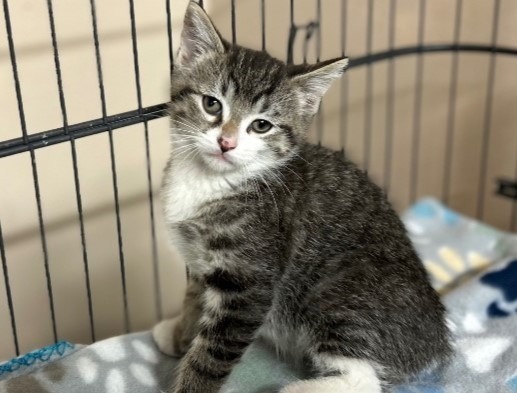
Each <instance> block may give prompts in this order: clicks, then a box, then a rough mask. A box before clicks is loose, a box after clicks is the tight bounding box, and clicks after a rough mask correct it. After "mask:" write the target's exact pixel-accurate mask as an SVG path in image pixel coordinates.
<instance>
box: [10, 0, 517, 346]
mask: <svg viewBox="0 0 517 393" xmlns="http://www.w3.org/2000/svg"><path fill="white" fill-rule="evenodd" d="M2 1H3V6H4V16H5V25H6V34H7V37H8V46H9V53H10V59H11V66H12V73H13V79H14V84H15V90H16V97H17V101H18V114H19V118H20V124H21V130H22V136H21V137H20V138H15V139H11V140H6V141H0V158H2V157H6V156H10V155H14V154H19V153H23V152H29V154H30V159H31V167H32V176H33V183H34V191H35V196H36V203H37V211H38V222H39V231H40V236H41V243H42V249H43V256H44V267H45V275H46V283H47V290H48V297H49V304H50V314H51V319H52V331H53V337H54V340H55V341H57V339H58V336H59V335H58V331H57V326H56V320H55V310H54V301H53V292H52V279H51V275H50V271H49V265H48V253H47V242H46V237H45V223H44V220H43V213H42V205H41V196H40V187H39V179H38V166H37V161H36V156H35V153H34V151H35V150H36V149H40V148H43V147H46V146H51V145H55V144H58V143H64V142H69V143H70V149H71V156H72V164H73V171H74V183H75V191H76V197H77V200H76V203H77V218H78V220H79V224H80V236H81V244H82V251H83V265H84V273H85V286H86V291H87V297H88V311H89V321H90V331H91V339H92V341H94V340H95V338H96V336H95V324H94V319H93V305H92V299H91V288H90V273H89V267H88V252H87V250H88V248H87V245H86V238H85V233H84V222H83V208H82V200H81V185H80V178H79V174H78V170H77V155H76V147H75V141H76V139H78V138H83V137H86V136H90V135H94V134H98V133H103V132H107V133H108V135H109V146H110V159H111V172H112V183H113V191H114V202H115V212H116V219H117V237H118V247H119V264H120V275H121V281H122V291H123V301H124V322H125V330H126V331H130V318H129V310H128V303H127V285H126V273H125V260H124V245H123V241H122V235H121V222H120V204H119V195H118V180H117V168H116V163H115V149H114V144H113V131H114V130H117V129H120V128H124V127H127V126H129V125H133V124H139V123H143V125H144V138H145V149H146V163H147V182H148V199H149V206H150V210H149V215H150V218H151V228H150V230H151V237H152V261H153V267H154V282H155V289H156V305H155V307H156V316H157V318H161V299H160V288H159V280H158V262H159V261H158V255H157V247H156V229H155V219H154V214H155V212H154V205H153V184H152V178H151V164H152V162H151V155H150V149H149V128H148V123H149V121H150V120H152V119H156V118H160V117H164V116H166V115H167V104H166V103H164V104H160V105H153V106H149V107H143V106H142V95H141V86H140V69H139V60H138V43H137V32H136V23H135V8H134V0H128V2H129V15H128V17H129V18H130V21H131V37H132V50H133V61H134V74H135V83H136V91H137V103H138V105H137V108H136V109H135V110H132V111H129V112H125V113H119V114H116V115H110V116H108V115H107V108H106V99H105V91H104V83H103V73H102V59H101V55H100V50H99V37H98V30H97V16H96V8H95V4H96V0H89V1H90V9H91V19H92V34H93V40H94V45H95V56H96V62H97V74H98V83H99V95H100V99H101V104H102V106H101V108H102V117H100V118H98V119H94V120H91V121H87V122H84V123H80V124H74V125H70V124H68V119H67V106H66V97H65V95H64V93H63V85H62V78H61V65H60V60H59V50H58V45H57V37H56V30H55V26H54V15H53V2H52V0H47V9H48V17H49V24H50V30H51V36H52V46H53V54H54V63H55V71H56V76H57V83H58V91H59V102H60V107H61V113H62V122H63V125H62V127H60V128H57V129H53V130H48V131H45V132H40V133H37V134H32V135H29V134H28V133H27V126H26V122H25V111H24V105H23V98H22V93H21V88H20V78H19V75H18V69H17V62H16V48H15V45H14V40H13V32H12V27H11V19H10V14H9V4H8V0H2ZM164 3H165V10H164V11H165V12H166V14H167V17H168V23H167V31H168V40H169V41H168V42H169V60H170V64H171V69H172V65H173V60H174V56H173V51H172V26H171V0H165V1H164ZM199 3H200V4H201V5H203V1H202V0H201V1H199ZM235 3H236V2H235V0H232V1H231V26H232V42H234V43H235V42H236V40H237V31H236V23H235V22H236V4H235ZM500 3H501V1H500V0H495V3H494V13H493V18H492V42H491V45H472V44H468V45H467V44H461V43H460V28H461V20H462V8H463V0H456V7H455V28H454V42H453V43H452V44H443V45H425V44H424V29H425V10H426V0H420V3H419V26H420V27H419V29H418V45H416V46H409V47H401V48H395V36H394V31H395V24H396V10H397V0H390V14H389V16H388V17H389V23H390V27H389V49H388V50H387V51H383V52H378V53H371V49H372V31H373V23H372V21H373V13H374V1H373V0H369V2H368V12H367V21H366V22H367V23H366V25H367V54H366V55H365V56H362V57H357V58H354V59H352V60H351V62H350V67H352V68H353V67H360V66H366V67H367V82H366V86H365V88H366V101H365V107H366V111H365V130H364V131H365V132H364V138H365V139H364V149H365V150H364V154H363V156H364V160H365V162H364V167H365V168H366V169H368V167H369V165H370V149H371V126H372V101H371V95H372V94H371V93H372V91H373V76H372V65H373V64H374V63H376V62H380V61H388V62H389V64H388V80H387V83H388V85H387V91H388V94H387V100H388V107H387V114H386V116H387V117H386V145H385V152H386V154H385V167H386V168H388V169H387V170H386V172H385V178H384V187H385V188H386V189H387V190H388V189H389V187H390V182H391V179H390V172H391V171H390V170H389V168H390V166H391V162H390V157H391V151H392V148H393V126H394V116H393V109H394V107H393V101H394V86H395V64H394V59H396V58H399V57H401V56H408V55H416V56H417V63H416V67H417V72H416V80H415V86H416V95H415V108H416V110H415V113H414V117H413V130H414V134H413V140H412V146H413V149H412V158H411V161H412V171H411V179H412V180H411V199H412V200H414V199H415V198H416V184H417V176H418V151H419V147H420V123H421V103H422V77H423V67H424V63H423V55H424V54H427V53H436V52H451V53H452V59H453V61H452V66H451V79H450V92H449V113H448V120H447V134H446V135H447V142H448V143H447V148H446V149H447V151H446V155H445V157H446V158H445V160H446V162H445V173H444V177H443V179H444V180H443V181H444V184H443V195H442V199H443V200H444V201H447V200H448V199H449V197H450V175H449V172H450V171H449V170H448V168H450V165H451V160H452V142H453V135H454V119H455V101H456V93H457V83H458V54H459V53H460V52H478V53H487V54H489V55H490V65H489V75H488V80H487V92H488V94H487V97H486V102H485V120H484V131H483V140H484V143H483V145H482V149H483V150H482V152H481V153H482V154H481V156H482V162H481V171H480V185H479V191H480V192H479V200H478V207H477V210H478V216H479V217H482V216H483V206H484V193H483V192H482V191H483V190H484V189H485V186H486V182H487V160H488V151H489V132H490V119H491V116H492V110H491V108H492V100H493V89H494V78H495V65H496V58H497V56H496V55H511V56H517V48H513V47H502V46H497V26H498V20H499V13H500ZM265 7H266V5H265V0H261V39H262V45H261V46H262V49H263V50H265V49H266V35H265V31H266V18H265ZM294 10H295V7H294V0H290V30H289V39H288V45H287V46H288V50H287V53H288V55H287V61H288V62H292V60H293V48H294V43H295V40H296V38H297V36H298V33H299V32H303V33H304V38H303V39H304V45H303V48H304V49H303V51H304V54H303V58H304V60H305V61H306V59H307V50H308V49H307V48H308V42H309V40H311V39H312V37H313V36H314V34H316V56H317V60H318V61H319V60H320V55H321V31H320V29H319V26H320V25H321V23H322V21H321V0H318V1H317V10H316V12H317V19H316V20H315V21H313V22H311V23H310V24H308V25H305V26H297V25H295V23H294ZM347 18H348V1H347V0H342V3H341V24H342V30H341V51H342V55H343V56H344V55H345V52H346V45H347V36H346V30H345V28H344V27H345V26H346V23H347ZM340 97H341V104H342V107H343V111H344V113H343V116H342V121H341V125H340V128H341V131H340V134H341V148H342V150H343V151H344V148H345V146H346V141H347V133H348V130H347V125H346V122H345V121H344V120H343V119H344V118H345V117H346V108H347V105H346V103H347V102H348V82H347V80H346V78H345V79H343V82H342V85H341V94H340ZM317 122H318V130H319V134H318V138H319V140H320V141H321V138H322V132H323V129H324V127H323V117H322V116H318V118H317ZM515 172H516V173H515V176H516V178H517V168H516V171H515ZM505 184H506V183H505ZM501 193H502V194H503V192H501ZM513 216H514V218H517V204H515V203H514V205H513ZM514 222H515V220H514ZM514 229H515V228H514ZM0 259H1V262H2V268H3V275H4V282H5V288H6V293H7V301H8V306H9V312H10V318H11V326H12V333H13V341H14V346H15V351H16V354H19V343H18V336H17V328H16V318H15V311H14V306H13V300H12V293H11V288H10V284H9V271H8V266H7V260H6V255H5V245H4V241H3V237H2V227H1V221H0Z"/></svg>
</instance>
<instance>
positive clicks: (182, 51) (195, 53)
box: [177, 1, 224, 66]
mask: <svg viewBox="0 0 517 393" xmlns="http://www.w3.org/2000/svg"><path fill="white" fill-rule="evenodd" d="M214 52H215V53H223V52H224V44H223V41H222V39H221V36H220V35H219V33H218V32H217V29H216V28H215V27H214V25H213V24H212V21H211V20H210V18H209V17H208V15H207V14H206V12H205V10H203V8H201V6H200V5H199V4H197V3H196V2H195V1H191V2H190V3H189V5H188V7H187V12H186V13H185V19H184V22H183V31H182V32H181V43H180V48H179V51H178V57H177V62H178V63H179V64H180V65H183V66H188V65H189V64H191V63H195V62H196V61H197V60H199V58H201V57H202V56H206V55H207V54H210V53H214Z"/></svg>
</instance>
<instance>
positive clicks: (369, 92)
mask: <svg viewBox="0 0 517 393" xmlns="http://www.w3.org/2000/svg"><path fill="white" fill-rule="evenodd" d="M366 18H367V21H366V23H367V29H368V30H367V34H366V37H367V38H366V53H367V54H368V55H370V54H371V53H372V46H373V0H369V1H368V13H367V17H366ZM366 72H367V74H366V91H365V108H366V109H365V111H364V140H363V144H364V146H363V160H364V161H363V167H364V170H365V172H368V169H369V168H370V151H371V145H372V116H373V108H372V96H373V69H372V63H371V61H369V62H368V64H367V68H366Z"/></svg>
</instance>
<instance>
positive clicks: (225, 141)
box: [217, 135, 237, 153]
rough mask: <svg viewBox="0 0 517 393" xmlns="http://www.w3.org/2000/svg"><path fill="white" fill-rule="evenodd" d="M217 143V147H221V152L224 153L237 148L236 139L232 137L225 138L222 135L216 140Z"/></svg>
mask: <svg viewBox="0 0 517 393" xmlns="http://www.w3.org/2000/svg"><path fill="white" fill-rule="evenodd" d="M217 142H219V146H221V151H222V152H223V153H226V152H227V151H229V150H233V149H235V148H236V147H237V138H235V137H234V136H225V135H222V136H220V137H219V139H218V140H217Z"/></svg>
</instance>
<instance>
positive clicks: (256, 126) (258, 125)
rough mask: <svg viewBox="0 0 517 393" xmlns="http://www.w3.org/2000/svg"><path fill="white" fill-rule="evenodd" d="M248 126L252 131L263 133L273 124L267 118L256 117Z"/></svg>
mask: <svg viewBox="0 0 517 393" xmlns="http://www.w3.org/2000/svg"><path fill="white" fill-rule="evenodd" d="M250 128H251V130H252V131H255V132H258V133H259V134H263V133H265V132H268V131H269V130H270V129H271V128H273V124H271V123H270V122H269V121H267V120H263V119H258V120H255V121H254V122H253V123H251V125H250Z"/></svg>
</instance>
